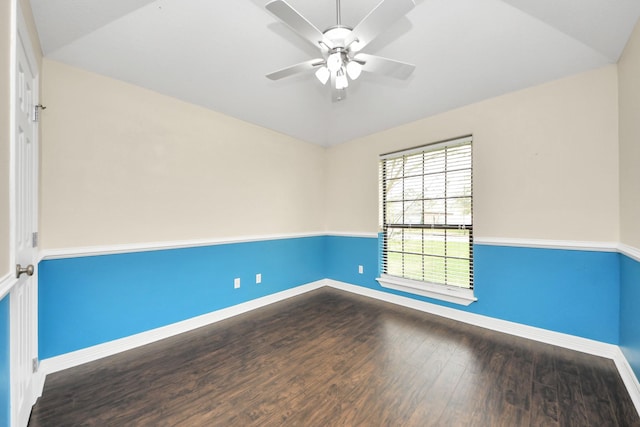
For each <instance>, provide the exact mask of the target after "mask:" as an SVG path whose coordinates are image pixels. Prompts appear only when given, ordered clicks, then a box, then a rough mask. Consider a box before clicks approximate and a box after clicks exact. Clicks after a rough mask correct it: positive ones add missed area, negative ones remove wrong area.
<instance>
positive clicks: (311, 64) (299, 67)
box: [267, 58, 324, 80]
mask: <svg viewBox="0 0 640 427" xmlns="http://www.w3.org/2000/svg"><path fill="white" fill-rule="evenodd" d="M322 64H324V59H321V58H319V59H310V60H309V61H305V62H301V63H299V64H296V65H292V66H290V67H287V68H283V69H282V70H278V71H274V72H273V73H269V74H267V77H268V78H270V79H271V80H280V79H283V78H285V77H289V76H292V75H294V74H298V73H302V72H304V71H310V70H313V69H314V68H316V67H317V66H319V65H322Z"/></svg>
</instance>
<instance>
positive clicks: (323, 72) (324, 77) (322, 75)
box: [316, 65, 331, 85]
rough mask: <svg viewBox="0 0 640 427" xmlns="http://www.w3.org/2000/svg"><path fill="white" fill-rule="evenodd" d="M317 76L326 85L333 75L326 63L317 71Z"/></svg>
mask: <svg viewBox="0 0 640 427" xmlns="http://www.w3.org/2000/svg"><path fill="white" fill-rule="evenodd" d="M316 77H317V78H318V80H320V83H322V84H323V85H326V84H327V82H328V81H329V77H331V72H330V71H329V69H328V68H327V67H325V66H324V65H323V66H322V67H320V68H318V70H317V71H316Z"/></svg>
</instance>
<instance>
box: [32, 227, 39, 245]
mask: <svg viewBox="0 0 640 427" xmlns="http://www.w3.org/2000/svg"><path fill="white" fill-rule="evenodd" d="M31 247H32V248H37V247H38V232H37V231H34V232H33V233H32V234H31Z"/></svg>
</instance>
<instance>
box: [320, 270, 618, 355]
mask: <svg viewBox="0 0 640 427" xmlns="http://www.w3.org/2000/svg"><path fill="white" fill-rule="evenodd" d="M326 282H327V285H328V286H331V287H333V288H336V289H341V290H343V291H347V292H351V293H354V294H359V295H363V296H366V297H370V298H375V299H378V300H381V301H385V302H390V303H392V304H397V305H401V306H403V307H408V308H412V309H414V310H419V311H422V312H425V313H430V314H435V315H437V316H442V317H446V318H448V319H452V320H457V321H459V322H464V323H468V324H470V325H475V326H480V327H481V328H485V329H491V330H493V331H497V332H504V333H506V334H510V335H516V336H519V337H522V338H528V339H532V340H535V341H539V342H543V343H547V344H552V345H557V346H560V347H565V348H568V349H570V350H577V351H581V352H583V353H588V354H593V355H595V356H602V357H606V358H609V359H613V357H614V356H615V355H616V354H617V349H618V346H616V345H613V344H606V343H602V342H599V341H594V340H590V339H587V338H581V337H576V336H573V335H568V334H563V333H560V332H553V331H549V330H546V329H541V328H536V327H533V326H527V325H523V324H520V323H515V322H509V321H507V320H501V319H495V318H493V317H488V316H483V315H481V314H475V313H468V312H466V311H461V310H456V309H453V308H449V307H443V306H441V305H436V304H431V303H428V302H424V301H418V300H415V299H412V298H407V297H403V296H399V295H394V294H390V293H387V292H383V291H376V290H374V289H370V288H365V287H362V286H356V285H351V284H349V283H344V282H339V281H336V280H330V279H327V281H326Z"/></svg>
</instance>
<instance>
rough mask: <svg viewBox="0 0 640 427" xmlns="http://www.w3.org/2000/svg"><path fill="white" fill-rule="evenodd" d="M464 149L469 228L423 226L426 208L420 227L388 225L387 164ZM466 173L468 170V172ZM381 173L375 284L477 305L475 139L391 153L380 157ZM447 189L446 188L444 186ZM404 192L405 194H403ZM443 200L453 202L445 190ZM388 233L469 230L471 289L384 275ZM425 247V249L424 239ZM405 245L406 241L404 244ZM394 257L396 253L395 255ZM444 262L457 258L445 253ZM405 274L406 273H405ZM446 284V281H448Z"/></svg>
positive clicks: (445, 142)
mask: <svg viewBox="0 0 640 427" xmlns="http://www.w3.org/2000/svg"><path fill="white" fill-rule="evenodd" d="M464 145H468V146H469V149H470V153H469V156H470V159H469V160H470V164H469V168H468V169H469V171H470V178H469V180H470V182H469V183H470V185H471V188H470V196H469V197H470V199H471V201H470V208H471V211H470V214H469V223H468V224H458V225H451V224H446V223H447V222H448V221H447V220H444V221H439V222H437V223H435V224H424V222H425V221H424V214H425V210H424V206H423V208H422V210H421V216H422V217H421V223H419V224H415V223H405V222H404V220H403V222H401V223H387V221H386V215H387V199H386V196H387V193H386V188H385V186H386V184H387V181H388V180H389V179H387V178H386V174H385V169H384V168H385V165H386V163H385V162H387V161H389V160H394V159H400V158H403V159H406V158H407V157H409V156H415V155H416V154H424V153H434V152H437V151H442V150H447V149H450V148H454V147H458V146H464ZM422 164H423V165H424V158H423V159H422ZM465 170H466V169H465ZM379 171H380V176H379V185H380V196H379V207H380V211H379V217H380V230H381V233H380V239H381V244H380V277H378V278H377V279H376V280H377V281H378V282H379V283H380V285H381V286H383V287H385V288H390V289H395V290H400V291H404V292H409V293H413V294H417V295H422V296H427V297H430V298H435V299H439V300H444V301H448V302H452V303H455V304H461V305H469V304H471V303H472V302H474V301H477V298H476V297H475V295H474V291H473V137H472V136H471V135H469V136H464V137H459V138H453V139H448V140H445V141H439V142H435V143H431V144H426V145H422V146H419V147H414V148H409V149H406V150H400V151H395V152H391V153H386V154H382V155H380V163H379ZM443 171H444V173H445V176H446V174H447V173H449V172H451V170H450V169H448V168H447V167H446V166H445V168H444V169H443ZM427 175H428V173H427V172H426V171H425V170H424V166H423V170H422V176H423V177H424V176H427ZM408 176H409V177H410V175H407V174H405V173H404V171H403V174H402V177H401V178H402V179H403V180H404V179H406V178H407V177H408ZM393 179H400V178H398V177H394V178H393ZM445 188H446V186H445ZM403 191H404V190H403ZM422 197H423V199H422V200H427V199H426V197H424V195H423V196H422ZM442 199H444V200H447V201H448V200H450V199H453V197H447V195H446V190H444V195H443V197H442ZM403 201H404V195H403ZM403 215H404V213H403ZM441 222H444V224H441ZM389 229H394V230H398V229H410V230H411V229H414V230H415V229H418V230H420V229H421V230H431V229H440V230H445V233H446V230H452V231H453V230H456V229H464V230H467V231H468V233H469V258H468V260H469V285H470V286H469V287H468V288H467V287H462V286H457V285H453V284H446V283H444V284H443V283H436V282H429V281H422V280H414V279H411V278H407V277H401V276H398V275H391V274H387V273H386V272H385V267H386V266H387V265H386V264H385V260H387V254H388V252H387V233H388V231H389ZM421 241H422V242H423V245H424V242H425V240H424V236H423V237H422V240H421ZM403 242H404V240H403ZM393 253H395V251H394V252H393ZM399 253H404V254H411V253H410V252H405V251H404V249H403V250H402V251H400V252H399ZM422 255H423V256H425V255H426V254H425V253H423V254H422ZM443 258H444V259H445V263H446V262H447V260H450V259H453V258H455V257H453V256H447V255H446V252H445V255H444V256H443ZM424 271H425V270H424V266H423V268H422V272H423V277H424ZM403 274H404V273H403ZM445 282H446V279H445Z"/></svg>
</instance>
